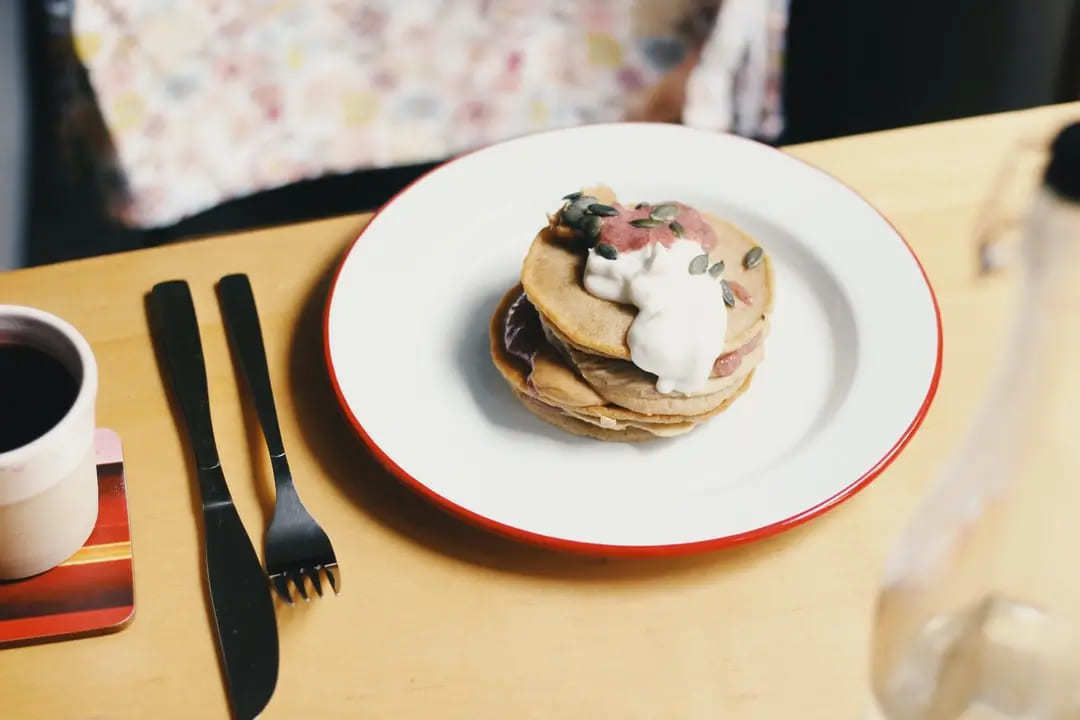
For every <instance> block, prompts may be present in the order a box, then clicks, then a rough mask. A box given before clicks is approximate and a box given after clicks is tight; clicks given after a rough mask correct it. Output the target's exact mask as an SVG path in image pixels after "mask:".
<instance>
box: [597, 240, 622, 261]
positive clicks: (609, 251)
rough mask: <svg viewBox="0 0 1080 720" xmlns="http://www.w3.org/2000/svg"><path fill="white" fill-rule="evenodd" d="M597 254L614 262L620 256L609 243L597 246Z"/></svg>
mask: <svg viewBox="0 0 1080 720" xmlns="http://www.w3.org/2000/svg"><path fill="white" fill-rule="evenodd" d="M596 254H597V255H599V256H600V257H602V258H607V259H608V260H614V259H615V258H617V257H618V256H619V253H618V251H617V250H616V249H615V248H614V247H612V246H611V245H608V244H607V243H600V244H599V245H597V246H596Z"/></svg>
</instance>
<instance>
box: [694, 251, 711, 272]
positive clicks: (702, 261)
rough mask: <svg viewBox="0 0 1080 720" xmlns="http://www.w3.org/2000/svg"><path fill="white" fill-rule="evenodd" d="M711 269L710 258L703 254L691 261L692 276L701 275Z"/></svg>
mask: <svg viewBox="0 0 1080 720" xmlns="http://www.w3.org/2000/svg"><path fill="white" fill-rule="evenodd" d="M708 267H709V256H708V255H706V254H704V253H702V254H701V255H698V256H697V257H696V258H694V259H693V260H691V261H690V274H691V275H700V274H701V273H703V272H705V270H706V269H707V268H708Z"/></svg>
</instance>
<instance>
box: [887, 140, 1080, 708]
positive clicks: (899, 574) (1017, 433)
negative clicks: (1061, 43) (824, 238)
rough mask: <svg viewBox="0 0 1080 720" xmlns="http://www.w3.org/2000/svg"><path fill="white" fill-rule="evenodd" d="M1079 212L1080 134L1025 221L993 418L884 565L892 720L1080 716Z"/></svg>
mask: <svg viewBox="0 0 1080 720" xmlns="http://www.w3.org/2000/svg"><path fill="white" fill-rule="evenodd" d="M1078 201H1080V124H1078V125H1074V126H1070V127H1069V128H1066V129H1065V130H1064V131H1062V133H1061V134H1059V136H1058V138H1057V139H1056V140H1055V142H1054V145H1053V150H1052V158H1051V162H1050V164H1049V166H1048V168H1047V172H1046V175H1045V181H1044V183H1043V185H1042V187H1041V188H1040V190H1039V191H1038V193H1037V195H1036V197H1035V198H1034V199H1033V201H1032V203H1031V207H1030V208H1029V210H1028V215H1027V218H1026V222H1025V224H1024V228H1023V232H1022V239H1021V241H1020V247H1019V253H1018V255H1017V262H1018V267H1019V271H1020V272H1021V273H1022V278H1021V282H1020V290H1019V292H1018V295H1017V297H1016V299H1015V302H1013V303H1012V304H1011V306H1012V310H1013V313H1014V316H1013V318H1012V323H1013V324H1012V330H1011V333H1010V335H1009V336H1008V340H1007V346H1006V347H1005V348H1004V352H1003V355H1002V358H1001V362H1000V365H999V368H998V372H997V374H996V375H995V377H994V380H993V381H992V384H991V386H990V388H989V389H988V391H987V394H986V398H985V402H984V404H983V407H982V408H981V410H980V412H979V414H978V415H977V416H976V418H975V421H974V423H973V424H972V426H971V428H970V429H969V431H968V433H967V434H966V436H965V438H964V440H963V441H962V443H961V445H960V446H959V447H958V448H957V450H956V451H955V453H954V454H953V456H952V457H951V458H950V460H949V461H948V463H947V464H946V466H945V467H944V468H943V472H942V474H941V476H940V477H939V478H938V480H937V482H936V483H934V484H933V485H932V487H931V490H930V492H929V493H928V495H927V497H926V498H924V500H923V501H922V503H921V504H920V506H919V509H918V510H917V511H916V513H915V515H914V516H913V517H912V519H911V521H910V523H909V526H908V528H907V529H906V531H905V533H904V535H903V536H902V537H901V539H900V540H899V542H898V543H897V545H896V547H895V548H894V550H893V552H892V554H891V556H890V559H889V561H888V565H887V567H886V571H885V577H884V580H883V585H882V588H881V592H880V595H879V597H878V604H877V614H876V617H875V625H874V638H873V643H874V645H873V654H872V662H873V666H872V676H873V680H872V681H873V690H874V694H875V697H876V699H877V702H878V705H879V709H880V710H881V712H882V713H883V714H884V716H885V717H887V718H889V719H890V720H909V719H912V720H913V719H915V718H918V719H919V720H947V719H952V718H1080V202H1078ZM946 320H947V319H946ZM948 330H949V328H948V326H946V341H947V340H948ZM955 332H958V333H959V332H963V329H962V328H957V329H956V330H955Z"/></svg>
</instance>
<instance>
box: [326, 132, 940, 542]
mask: <svg viewBox="0 0 1080 720" xmlns="http://www.w3.org/2000/svg"><path fill="white" fill-rule="evenodd" d="M618 124H620V125H630V124H642V125H649V124H651V123H618ZM574 129H575V128H560V129H556V130H548V131H545V132H542V133H533V135H541V134H552V133H559V132H566V131H568V130H574ZM686 129H688V130H691V131H694V130H695V129H694V128H686ZM697 132H702V133H704V134H706V135H713V134H714V133H711V132H708V131H704V130H700V131H697ZM728 137H729V138H731V139H735V140H739V141H742V142H748V143H753V144H754V145H757V146H759V147H761V148H765V149H768V150H771V151H773V152H778V153H780V154H782V155H783V156H784V157H786V158H788V159H790V160H794V161H795V162H798V163H801V164H803V165H805V166H806V167H808V168H810V169H811V170H814V171H815V172H818V173H820V174H822V175H824V176H826V177H827V178H828V179H829V180H831V181H833V182H836V183H839V184H840V185H843V186H844V187H846V188H847V189H848V190H850V191H851V192H852V193H854V194H855V195H856V196H857V197H858V198H859V199H861V200H862V201H863V202H864V203H866V204H867V206H869V207H870V208H871V209H872V210H873V211H874V212H875V213H877V215H878V216H879V217H880V218H881V219H882V220H884V221H885V222H886V223H887V224H888V225H889V227H891V228H892V229H893V232H895V233H896V236H897V237H899V238H900V241H901V242H903V243H904V247H905V248H907V251H908V252H909V253H911V257H912V259H914V260H915V264H916V266H918V268H919V272H920V273H922V277H923V281H924V282H925V283H926V289H927V290H928V291H929V293H930V300H931V302H932V303H933V305H934V317H935V319H936V321H937V357H936V359H935V361H934V374H933V376H932V377H931V379H930V385H929V387H928V388H927V390H926V397H925V398H923V401H922V404H921V405H919V409H918V411H917V412H916V413H915V417H914V419H912V421H911V422H910V423H909V424H908V426H907V428H906V429H905V430H904V432H903V433H901V435H900V437H899V438H898V439H897V440H896V442H895V443H894V444H893V446H892V447H891V448H889V450H888V451H887V452H886V453H885V455H884V456H882V458H881V459H880V460H878V461H877V462H876V463H874V464H873V465H872V466H871V467H870V468H869V469H868V470H867V471H866V472H864V473H863V474H862V475H860V476H859V477H858V478H857V479H856V480H855V481H854V482H852V483H851V484H850V485H848V486H847V487H845V488H843V489H842V490H840V491H839V492H837V493H836V494H834V495H833V496H832V497H829V498H827V499H825V500H822V501H821V502H819V503H818V504H817V505H813V506H811V507H809V508H807V509H806V510H803V511H802V512H800V513H796V514H795V515H792V516H791V517H788V518H785V519H783V520H778V521H776V522H773V523H769V524H768V525H762V526H761V527H759V528H755V529H753V530H747V531H746V532H741V533H735V534H733V535H724V536H722V537H717V538H711V539H708V540H696V541H694V542H687V543H673V544H667V545H608V544H605V543H592V542H583V541H580V540H568V539H566V538H559V537H553V536H550V535H543V534H540V533H535V532H532V531H530V530H523V529H522V528H518V527H514V526H513V525H507V524H505V523H502V522H499V521H498V520H494V519H492V518H489V517H487V516H485V515H481V514H479V513H476V512H473V511H472V510H469V509H468V508H466V507H463V506H461V505H458V504H457V503H455V502H453V501H452V500H450V499H449V498H446V497H444V496H442V495H440V494H439V493H437V492H435V491H434V490H432V489H431V488H429V487H428V486H427V485H425V484H423V483H422V482H420V481H419V480H417V479H416V478H414V477H413V476H412V475H410V474H409V473H407V472H405V470H404V469H403V468H402V467H401V466H400V465H398V464H397V463H396V462H394V460H393V458H391V457H390V456H389V455H387V454H386V453H385V452H384V451H383V449H382V448H381V447H379V445H378V444H377V443H376V442H375V441H374V440H373V439H372V438H371V436H370V435H369V434H368V432H367V431H366V430H365V429H364V426H363V425H362V424H361V423H360V420H359V418H357V417H356V415H355V414H354V413H353V412H352V410H351V409H350V408H349V404H348V403H347V402H346V401H345V395H344V394H343V393H342V391H341V385H340V384H339V383H338V378H337V371H336V370H335V369H334V361H333V358H332V357H331V356H330V307H331V305H332V304H333V299H334V292H335V290H337V285H338V280H339V279H340V277H341V271H342V268H344V267H345V261H346V260H347V259H348V257H349V255H350V254H351V253H352V249H353V248H354V247H355V246H356V244H357V243H358V242H360V240H361V239H362V238H363V237H364V233H365V232H367V229H368V228H369V227H371V223H372V221H373V220H375V218H376V217H378V215H379V213H381V212H382V211H383V210H385V209H386V208H388V207H390V205H392V204H393V203H394V202H395V201H396V200H397V199H398V198H399V197H401V196H402V195H403V194H404V193H405V192H407V191H408V190H409V189H410V188H411V187H412V186H413V185H415V184H416V183H418V182H420V181H421V180H423V179H424V178H426V177H427V176H428V175H430V174H432V173H433V172H436V171H438V170H440V169H442V168H444V167H446V166H447V165H450V164H451V163H454V162H457V161H458V160H461V159H462V158H464V157H467V156H469V155H472V154H473V153H475V152H479V151H480V150H484V149H486V147H492V146H493V145H491V146H486V147H480V148H476V149H475V150H472V151H469V152H467V153H464V154H462V155H459V156H457V157H455V158H451V159H450V160H447V161H446V162H444V163H441V164H439V165H438V166H436V167H434V168H432V169H431V170H428V171H427V172H425V173H424V174H423V175H421V176H420V177H418V178H416V179H415V180H413V181H412V182H411V183H409V184H408V185H406V186H405V187H404V188H402V189H401V190H399V191H398V192H397V193H395V194H394V196H393V197H391V198H390V199H389V200H388V201H386V203H384V204H383V205H382V206H380V207H379V209H378V210H376V211H375V213H374V214H373V215H372V216H371V218H369V219H368V222H367V224H366V225H365V226H364V227H363V229H362V230H360V233H359V234H358V235H357V236H356V239H355V240H353V241H352V243H350V244H349V247H348V248H347V249H346V250H345V252H344V253H343V254H342V256H341V261H340V262H339V263H338V266H337V269H336V270H335V271H334V279H333V281H332V282H331V284H330V292H329V293H327V296H326V307H325V309H324V310H323V353H324V354H325V356H326V367H327V370H328V371H329V375H330V385H331V386H332V387H333V389H334V395H335V396H336V397H337V401H338V405H340V406H341V409H342V411H343V412H344V413H345V417H346V418H347V419H348V420H349V422H350V423H351V424H352V426H353V428H355V430H356V432H357V433H358V434H359V435H360V438H361V439H362V440H363V441H364V444H365V445H367V446H368V449H369V450H370V451H371V453H372V454H373V455H374V456H375V458H376V459H377V460H378V461H379V462H380V463H381V464H382V465H383V467H385V468H386V469H387V470H388V471H389V472H390V473H391V474H392V475H394V476H395V477H396V478H397V479H398V480H400V481H401V482H402V483H404V484H405V485H406V486H408V487H410V488H412V489H413V490H415V491H416V492H418V493H420V495H422V496H424V497H426V498H427V499H429V500H430V501H431V502H433V503H434V504H435V505H436V506H438V507H440V508H442V509H443V510H445V511H447V512H449V513H450V514H451V515H455V516H457V517H459V518H461V519H463V520H465V521H467V522H470V523H472V524H474V525H478V526H479V527H482V528H485V529H487V530H490V531H492V532H495V533H497V534H499V535H503V536H504V537H509V538H511V539H514V540H519V541H523V542H526V543H530V544H532V545H539V546H542V547H546V548H550V549H554V550H561V551H567V552H574V553H580V554H586V555H601V556H607V557H657V556H668V557H671V556H677V555H692V554H695V553H702V552H707V551H709V550H718V549H720V548H726V547H732V546H734V545H741V544H743V543H748V542H753V541H754V540H760V539H762V538H766V537H769V536H771V535H776V534H778V533H781V532H784V531H786V530H790V529H791V528H793V527H796V526H798V525H801V524H803V523H804V522H806V521H808V520H811V519H813V518H815V517H817V516H818V515H821V514H822V513H824V512H826V511H827V510H830V509H831V508H833V507H835V506H836V505H839V504H840V503H842V502H843V501H845V500H847V499H848V498H850V497H851V496H852V495H854V494H855V493H857V492H858V491H859V490H862V489H863V488H864V487H866V486H867V485H869V484H870V482H871V481H872V480H873V479H874V478H876V477H877V476H878V475H880V474H881V473H882V471H884V470H885V468H887V467H888V466H889V464H890V463H892V461H893V460H894V459H896V456H897V455H899V454H900V451H901V450H903V449H904V447H905V446H906V445H907V444H908V442H909V441H910V440H911V438H912V437H913V436H914V435H915V432H916V431H917V430H918V429H919V426H920V425H922V422H923V420H924V419H925V418H926V414H927V413H928V412H929V411H930V405H931V404H932V403H933V400H934V396H935V395H936V394H937V389H938V383H939V381H940V380H941V358H942V350H943V347H944V338H943V334H942V324H941V308H940V306H939V305H938V300H937V295H936V294H935V293H934V287H933V285H931V284H930V278H929V276H928V275H927V274H926V268H924V267H923V264H922V262H921V261H920V260H919V256H918V255H916V254H915V251H914V250H913V249H912V247H911V243H909V242H908V241H907V238H905V237H904V236H903V234H901V232H900V231H899V229H897V227H896V226H895V225H894V224H893V223H892V221H891V220H889V219H888V218H887V217H885V215H884V214H883V213H882V212H881V211H880V210H878V209H877V208H876V207H875V206H874V205H873V204H872V203H870V202H869V201H868V200H867V199H866V198H865V197H863V195H862V194H861V193H860V192H859V191H858V190H856V189H855V188H853V187H851V186H850V185H848V184H847V183H845V182H843V181H842V180H839V179H838V178H836V177H834V176H833V175H831V174H829V173H827V172H826V171H824V170H822V169H821V168H819V167H817V166H816V165H813V164H812V163H809V162H807V161H805V160H802V159H801V158H797V157H795V156H793V155H789V154H787V153H784V152H782V151H781V150H779V149H778V148H775V147H772V146H771V145H766V144H764V143H759V142H757V141H755V140H750V139H748V138H743V137H740V136H738V135H729V136H728ZM498 144H501V143H495V145H498Z"/></svg>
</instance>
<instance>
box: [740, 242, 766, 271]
mask: <svg viewBox="0 0 1080 720" xmlns="http://www.w3.org/2000/svg"><path fill="white" fill-rule="evenodd" d="M764 256H765V251H764V250H762V249H761V248H760V247H758V246H757V245H755V246H754V247H752V248H750V249H749V250H747V251H746V254H745V255H743V259H742V264H743V267H744V268H746V269H747V270H752V269H754V268H755V267H757V266H758V264H759V263H760V262H761V258H763V257H764Z"/></svg>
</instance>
